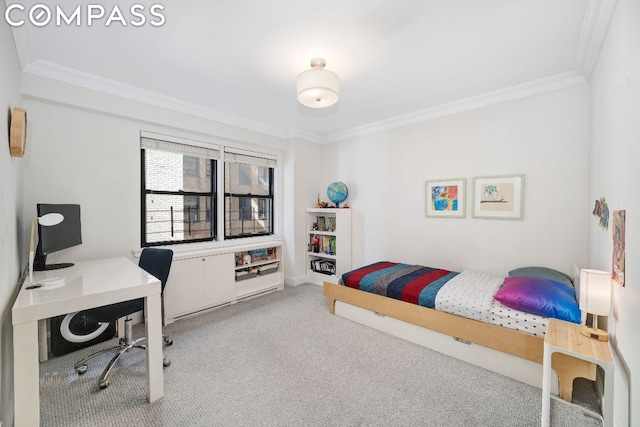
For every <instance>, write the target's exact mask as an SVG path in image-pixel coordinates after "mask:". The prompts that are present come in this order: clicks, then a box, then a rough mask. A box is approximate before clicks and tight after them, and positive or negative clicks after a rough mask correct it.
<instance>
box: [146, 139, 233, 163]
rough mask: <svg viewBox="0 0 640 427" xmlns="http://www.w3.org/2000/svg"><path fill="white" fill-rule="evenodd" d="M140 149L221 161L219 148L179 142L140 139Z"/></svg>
mask: <svg viewBox="0 0 640 427" xmlns="http://www.w3.org/2000/svg"><path fill="white" fill-rule="evenodd" d="M140 148H144V149H149V150H160V151H169V152H171V153H177V154H183V155H186V156H194V157H203V158H205V159H215V160H217V159H219V158H220V150H219V149H218V148H210V147H202V146H199V145H191V144H182V143H178V142H171V141H164V140H161V139H155V138H145V137H141V138H140Z"/></svg>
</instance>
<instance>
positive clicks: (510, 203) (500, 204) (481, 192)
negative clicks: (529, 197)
mask: <svg viewBox="0 0 640 427" xmlns="http://www.w3.org/2000/svg"><path fill="white" fill-rule="evenodd" d="M523 205H524V175H503V176H483V177H475V178H473V217H474V218H498V219H522V213H523Z"/></svg>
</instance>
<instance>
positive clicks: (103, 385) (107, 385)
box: [99, 380, 109, 390]
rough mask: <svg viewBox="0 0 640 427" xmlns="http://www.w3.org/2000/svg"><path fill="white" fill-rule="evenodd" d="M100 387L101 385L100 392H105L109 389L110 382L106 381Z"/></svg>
mask: <svg viewBox="0 0 640 427" xmlns="http://www.w3.org/2000/svg"><path fill="white" fill-rule="evenodd" d="M99 385H100V390H104V389H105V388H107V387H109V380H104V381H103V382H101V383H100V384H99Z"/></svg>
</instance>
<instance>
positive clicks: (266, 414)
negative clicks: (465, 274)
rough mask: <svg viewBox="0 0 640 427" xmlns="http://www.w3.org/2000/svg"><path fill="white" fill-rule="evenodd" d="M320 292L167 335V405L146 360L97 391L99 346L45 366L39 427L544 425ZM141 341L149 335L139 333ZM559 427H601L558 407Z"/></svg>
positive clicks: (504, 383) (531, 392)
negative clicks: (153, 386) (79, 364)
mask: <svg viewBox="0 0 640 427" xmlns="http://www.w3.org/2000/svg"><path fill="white" fill-rule="evenodd" d="M327 307H328V304H327V301H326V299H325V298H324V297H323V296H322V290H321V288H319V287H317V286H314V285H301V286H297V287H286V288H285V290H284V291H281V292H276V293H273V294H269V295H265V296H261V297H259V298H255V299H252V300H249V301H244V302H241V303H238V304H235V305H232V306H229V307H225V308H222V309H219V310H216V311H213V312H210V313H207V314H203V315H201V316H198V317H194V318H191V319H186V320H182V321H179V322H176V323H174V324H172V325H169V326H168V327H167V328H166V329H165V332H166V333H167V334H168V335H170V336H171V337H172V338H173V339H174V345H172V346H169V347H165V355H166V356H168V357H169V358H170V359H171V361H172V364H171V366H170V367H168V368H166V369H165V370H164V374H165V376H164V384H165V397H164V399H162V400H161V401H159V402H156V403H153V404H148V403H146V374H145V368H144V366H145V364H144V353H143V352H142V351H136V352H130V353H129V354H128V355H127V357H126V358H125V359H126V360H125V363H124V364H122V365H120V366H118V367H117V368H116V369H115V371H114V372H113V373H112V377H111V385H110V386H109V388H107V389H105V390H99V389H98V386H97V377H98V376H99V375H100V373H101V370H102V367H103V366H104V365H105V364H106V362H107V360H108V358H107V357H105V358H103V359H101V360H97V361H96V362H94V363H92V364H90V366H89V371H88V372H87V373H86V374H85V375H84V376H78V375H77V374H76V373H75V371H74V369H73V363H74V362H75V361H76V360H78V359H79V358H81V357H82V356H83V355H85V354H88V353H90V352H93V351H95V350H96V348H97V347H98V346H104V345H106V344H107V343H102V344H98V345H97V346H95V347H93V348H89V349H84V350H81V351H78V352H75V353H72V354H69V355H65V356H62V357H58V358H55V359H51V360H50V361H48V362H45V363H43V364H42V366H41V375H40V377H41V417H42V425H43V426H73V427H81V426H91V427H95V426H117V425H124V426H127V425H144V426H452V427H453V426H455V427H459V426H509V427H513V426H538V425H540V414H541V408H540V406H541V403H540V402H541V400H540V399H541V391H540V390H539V389H537V388H535V387H532V386H529V385H526V384H523V383H520V382H518V381H515V380H512V379H509V378H506V377H504V376H501V375H497V374H494V373H492V372H489V371H487V370H484V369H482V368H478V367H476V366H474V365H471V364H468V363H465V362H461V361H458V360H456V359H453V358H450V357H447V356H443V355H441V354H439V353H436V352H434V351H431V350H428V349H425V348H423V347H420V346H418V345H415V344H412V343H409V342H406V341H403V340H401V339H398V338H395V337H392V336H389V335H387V334H385V333H382V332H379V331H376V330H373V329H370V328H367V327H365V326H361V325H358V324H356V323H353V322H351V321H349V320H345V319H342V318H339V317H337V316H332V315H330V314H329V312H328V308H327ZM136 333H137V334H140V333H142V329H141V327H140V326H137V327H136ZM551 410H552V425H553V426H556V427H557V426H585V427H590V426H601V425H602V423H601V422H600V421H599V420H597V419H594V418H593V415H590V414H589V413H586V412H584V411H582V410H581V409H580V408H578V407H576V406H574V405H567V404H565V403H563V402H561V401H556V400H553V401H552V407H551Z"/></svg>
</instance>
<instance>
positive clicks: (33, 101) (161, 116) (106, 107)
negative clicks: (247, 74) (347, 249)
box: [23, 75, 286, 262]
mask: <svg viewBox="0 0 640 427" xmlns="http://www.w3.org/2000/svg"><path fill="white" fill-rule="evenodd" d="M23 91H24V94H25V103H26V105H27V108H28V110H29V120H30V122H31V123H32V128H33V132H32V134H31V136H30V139H31V141H32V143H31V145H30V150H29V151H28V153H27V157H26V159H25V160H26V165H25V196H24V209H25V212H26V215H29V214H31V213H35V206H36V204H37V203H79V204H80V205H81V209H82V237H83V244H82V245H80V246H77V247H75V248H71V249H67V250H65V251H61V252H60V253H59V254H58V255H57V256H58V258H57V259H56V258H53V259H52V260H51V261H50V262H66V261H74V260H76V261H80V260H86V259H93V258H99V257H105V256H123V255H124V256H127V255H128V256H130V257H131V254H132V250H134V249H136V248H139V247H140V198H141V196H140V191H141V190H140V131H141V130H145V131H150V132H155V133H161V134H167V135H171V136H176V137H184V138H189V139H195V140H199V141H203V142H211V143H223V144H227V143H229V141H230V140H233V141H236V142H234V144H235V145H236V146H238V147H240V148H249V149H254V150H255V149H259V150H260V149H261V150H263V151H265V152H271V153H282V152H284V150H286V143H285V141H283V140H279V139H277V138H272V137H267V136H264V135H259V134H253V133H251V132H248V131H245V130H239V129H234V128H231V127H229V126H226V127H225V126H223V125H220V124H217V123H214V122H210V121H207V120H204V119H199V118H197V117H193V116H188V115H185V114H180V113H175V112H170V111H167V110H163V109H161V108H157V107H152V106H149V105H145V104H141V103H136V102H133V101H127V100H124V99H119V98H116V97H113V96H109V95H104V94H100V93H96V92H93V91H90V90H87V89H82V88H77V87H70V86H68V85H65V84H62V83H58V82H53V81H48V80H46V79H41V78H37V77H34V76H28V75H25V76H24V77H23ZM50 100H54V101H50ZM279 178H280V182H279V185H280V186H281V185H282V180H283V179H284V178H283V177H282V176H279ZM277 203H278V206H277V208H276V209H279V211H280V212H281V211H282V200H279V201H277ZM280 217H281V215H280ZM218 231H219V233H220V232H221V231H222V228H221V227H220V224H219V227H218ZM276 231H277V232H278V233H279V234H280V235H281V234H282V222H281V219H280V221H279V222H278V223H277V224H276ZM23 236H26V234H24V232H23ZM202 246H204V244H203V245H202ZM176 249H177V248H176ZM180 249H184V248H182V247H181V248H180Z"/></svg>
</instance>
